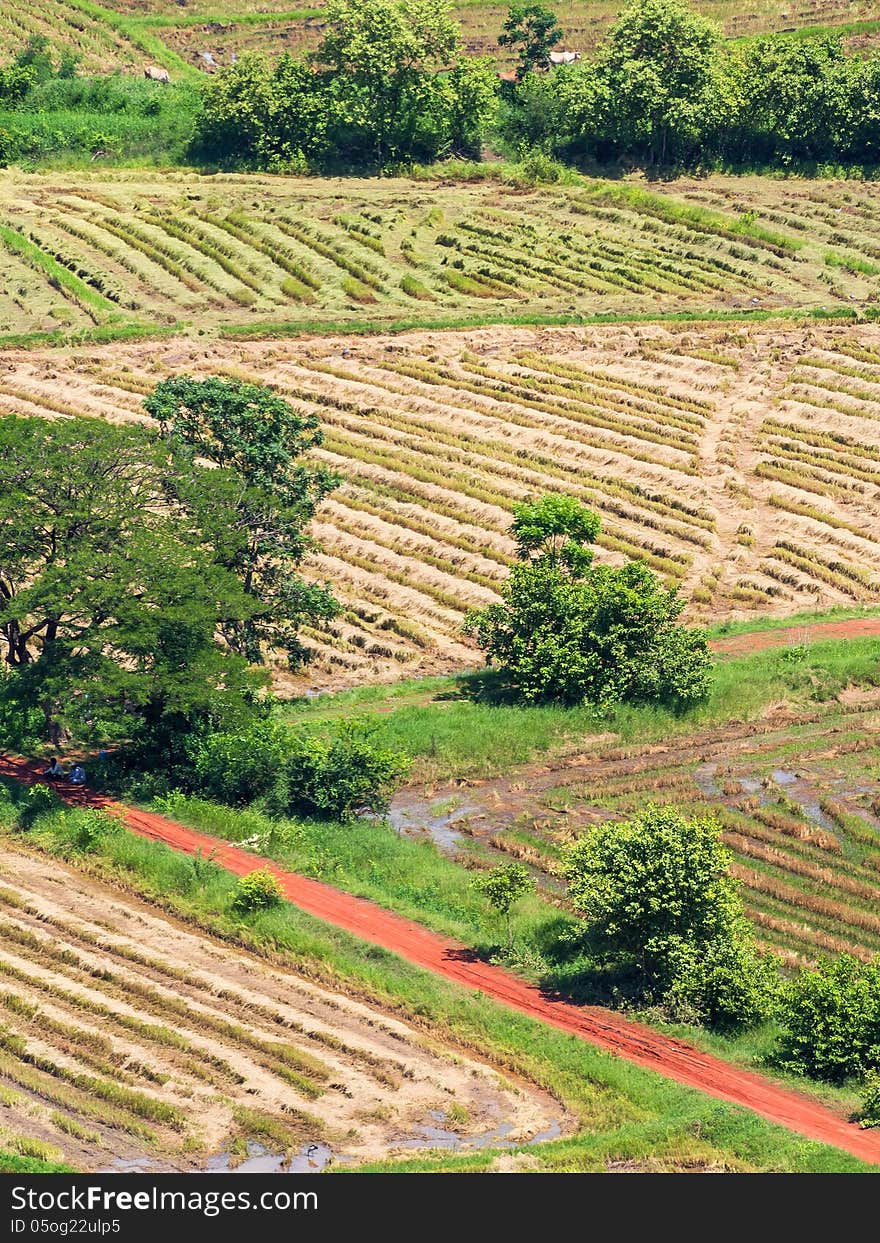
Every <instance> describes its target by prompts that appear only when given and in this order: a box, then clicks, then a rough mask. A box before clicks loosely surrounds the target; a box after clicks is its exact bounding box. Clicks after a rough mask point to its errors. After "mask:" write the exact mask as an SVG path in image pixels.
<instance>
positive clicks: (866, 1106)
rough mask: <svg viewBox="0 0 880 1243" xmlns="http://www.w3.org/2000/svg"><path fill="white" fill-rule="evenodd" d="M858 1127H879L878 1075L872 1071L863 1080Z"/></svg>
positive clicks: (879, 1091)
mask: <svg viewBox="0 0 880 1243" xmlns="http://www.w3.org/2000/svg"><path fill="white" fill-rule="evenodd" d="M859 1125H860V1126H865V1127H868V1126H880V1074H878V1073H877V1071H872V1072H871V1074H870V1075H868V1077H867V1079H866V1080H865V1086H864V1088H863V1090H862V1108H861V1110H860V1112H859Z"/></svg>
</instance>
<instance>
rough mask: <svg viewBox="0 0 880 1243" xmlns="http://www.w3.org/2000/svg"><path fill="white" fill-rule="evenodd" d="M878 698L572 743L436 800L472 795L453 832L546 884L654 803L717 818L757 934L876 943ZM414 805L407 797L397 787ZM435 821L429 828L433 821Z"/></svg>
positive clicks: (836, 949)
mask: <svg viewBox="0 0 880 1243" xmlns="http://www.w3.org/2000/svg"><path fill="white" fill-rule="evenodd" d="M878 736H880V694H878V692H877V691H870V690H865V691H863V692H859V693H858V694H855V693H853V694H845V695H844V696H843V697H842V701H837V702H834V703H831V704H827V705H823V706H821V707H820V706H816V707H813V708H812V709H807V710H798V711H793V710H792V709H791V708H790V707H786V708H784V709H777V710H776V711H775V712H773V711H771V712H770V713H768V714H767V715H766V716H765V717H763V718H762V719H760V720H757V721H749V722H732V723H731V724H729V725H725V726H721V727H718V728H713V729H708V730H704V731H701V732H693V733H689V734H686V735H679V736H676V737H673V738H672V739H670V740H668V741H667V742H664V743H661V744H658V743H656V742H655V743H652V745H650V746H644V747H639V746H635V747H632V746H629V747H625V748H622V747H615V746H612V747H609V746H608V745H605V746H604V747H603V746H602V745H601V743H599V744H596V743H594V744H593V745H592V746H591V747H590V750H589V752H586V753H579V752H577V751H576V750H574V749H573V748H569V751H568V752H567V753H566V754H565V755H564V758H561V759H556V760H554V761H552V762H550V763H545V764H542V765H541V766H540V767H536V768H534V769H531V770H523V771H515V772H513V773H511V774H510V775H509V777H506V778H504V779H493V780H492V781H491V782H481V781H476V782H474V781H469V782H467V783H466V784H467V789H466V790H465V791H463V790H462V789H461V784H460V783H459V784H457V785H456V786H455V787H454V788H453V787H450V788H449V789H448V790H447V789H445V788H442V787H441V788H432V790H431V791H430V800H432V801H435V802H436V804H437V805H438V806H446V802H445V800H447V799H453V798H455V799H457V800H458V801H459V802H463V803H465V804H466V807H465V808H464V810H463V811H462V812H460V813H459V818H458V819H457V820H456V821H455V824H454V828H453V830H452V831H451V830H450V827H449V825H448V824H445V834H444V839H443V840H444V843H445V844H446V845H447V847H448V842H449V839H450V835H451V836H453V837H454V836H455V834H456V832H459V833H462V832H463V833H464V834H466V835H468V834H469V835H471V836H472V837H476V838H478V839H479V840H481V841H482V842H484V843H489V844H491V846H493V847H494V848H495V849H496V850H497V851H500V852H503V854H507V855H512V856H514V857H516V858H519V859H522V860H524V861H525V862H527V863H528V864H529V865H530V866H532V867H534V868H535V869H537V873H538V875H539V877H541V878H542V879H543V880H544V882H545V883H546V884H548V885H549V886H550V887H551V888H554V889H555V888H558V883H557V882H556V880H555V877H556V870H557V864H558V861H559V856H560V848H561V846H562V845H563V844H564V843H566V842H569V841H571V840H573V839H574V838H576V837H577V836H578V835H579V834H580V833H582V832H584V831H585V830H587V829H588V828H589V826H591V825H593V824H596V823H599V822H601V821H603V820H606V819H608V818H609V817H610V818H613V819H624V818H626V817H627V816H628V815H629V814H631V813H632V812H634V811H635V810H637V809H638V808H641V807H644V806H645V804H646V803H648V802H651V801H653V802H656V803H672V804H674V805H675V807H676V808H679V809H681V810H682V811H684V812H690V813H693V814H707V813H712V814H713V815H714V816H715V817H716V818H717V819H718V820H719V821H720V823H721V825H722V827H723V831H724V832H723V836H724V841H725V843H726V844H727V846H728V847H729V848H730V850H731V851H732V852H733V856H734V865H733V869H732V871H733V875H734V876H735V877H736V878H737V880H738V881H739V882H740V883H741V886H742V890H743V897H744V899H745V902H746V907H747V911H748V914H749V916H750V918H751V919H752V920H753V922H754V923H755V925H756V928H757V932H758V936H759V938H760V939H761V941H762V942H763V943H764V944H766V945H768V946H770V947H772V948H773V949H774V950H776V951H778V952H780V953H781V954H782V955H783V956H784V957H785V958H786V959H787V960H788V961H789V962H790V963H795V962H799V961H812V960H815V959H816V958H817V957H818V956H821V955H823V954H830V953H841V952H847V953H851V954H855V955H856V956H857V957H859V958H863V959H866V960H868V959H870V958H871V957H872V956H873V955H876V954H877V953H878V951H880V801H878V798H877V782H876V771H875V770H876V754H877V744H878ZM400 797H401V799H402V800H403V802H404V803H405V801H406V798H408V797H411V796H410V795H406V794H404V795H402V796H400ZM427 823H429V824H430V823H431V821H430V819H428V820H427Z"/></svg>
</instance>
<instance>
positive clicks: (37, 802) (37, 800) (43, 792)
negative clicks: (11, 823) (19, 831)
mask: <svg viewBox="0 0 880 1243" xmlns="http://www.w3.org/2000/svg"><path fill="white" fill-rule="evenodd" d="M58 806H59V801H58V796H57V794H56V793H55V791H54V790H53V789H51V787H49V786H47V785H43V784H42V782H37V783H36V785H32V786H28V788H27V790H26V791H25V795H24V800H23V803H21V804H20V805H19V806H18V808H17V814H16V819H17V822H18V824H19V825H20V826H21V828H23V829H29V828H30V827H31V825H32V824H33V823H34V821H36V820H38V819H39V818H40V816H42V815H45V814H46V812H48V811H57V809H58Z"/></svg>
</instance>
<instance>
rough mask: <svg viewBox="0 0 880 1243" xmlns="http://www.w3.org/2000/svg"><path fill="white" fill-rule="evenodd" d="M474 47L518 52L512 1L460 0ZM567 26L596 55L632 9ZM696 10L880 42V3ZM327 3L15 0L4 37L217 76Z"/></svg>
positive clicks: (301, 46)
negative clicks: (503, 43) (505, 40)
mask: <svg viewBox="0 0 880 1243" xmlns="http://www.w3.org/2000/svg"><path fill="white" fill-rule="evenodd" d="M452 7H453V12H454V14H455V17H456V19H457V20H458V21H459V22H460V23H461V27H462V37H463V41H464V45H465V49H466V51H467V52H468V54H470V55H473V56H491V57H494V58H495V59H497V60H498V62H499V64H500V65H507V64H508V63H509V57H507V56H506V54H504V52H503V50H502V49H499V48H498V46H497V42H496V40H497V37H498V33H499V32H500V30H501V26H502V23H503V21H504V17H505V16H506V13H507V7H508V6H506V5H504V4H500V3H498V2H497V0H486V2H483V0H462V2H461V3H458V4H455V3H453V6H452ZM552 7H553V11H554V12H555V13H556V15H557V17H558V19H559V22H560V24H561V26H562V28H563V31H564V35H565V37H564V39H563V41H562V43H561V44H560V47H565V48H570V49H572V50H575V51H580V52H584V53H587V52H592V51H593V49H594V48H595V47H596V45H597V43H599V42H600V41H601V40H602V39H603V38H604V36H605V35H606V33H607V31H608V28H609V26H610V25H611V23H612V22H613V21H614V19H615V17H616V15H617V14H618V12H619V11H620V9H621V8H622V7H623V6H622V4H621V3H617V2H615V3H609V0H586V2H584V0H580V2H579V0H560V3H558V4H554V5H553V6H552ZM696 7H697V8H698V9H699V10H700V11H701V12H703V13H705V14H706V15H707V16H709V17H711V18H713V19H714V20H715V21H717V22H718V23H719V24H720V25H721V28H722V31H723V33H724V34H725V35H726V36H727V37H728V38H732V39H736V38H742V37H748V36H750V35H756V34H766V33H770V32H779V31H784V32H786V33H793V32H797V31H800V30H804V29H810V28H814V27H823V28H824V27H830V28H831V29H838V30H840V31H841V33H842V34H843V35H844V38H845V40H846V43H847V45H848V46H849V47H850V48H851V49H853V50H859V49H861V48H863V47H865V46H867V45H874V44H875V43H876V41H877V37H878V33H877V29H875V27H877V26H878V25H880V22H878V19H880V9H878V6H877V3H876V0H794V3H783V0H756V3H753V4H749V5H737V4H733V3H731V0H698V3H697V4H696ZM323 8H324V6H323V4H322V3H320V0H317V2H316V0H311V2H309V3H304V4H300V5H294V4H291V2H290V0H259V3H256V2H255V0H195V2H194V3H187V2H186V0H183V2H182V3H181V2H180V0H107V3H106V4H104V5H101V6H99V5H96V4H94V3H90V2H89V0H71V2H70V3H67V4H62V3H60V2H56V0H40V3H39V4H37V5H35V4H29V3H26V2H25V0H12V4H11V5H10V6H8V7H7V8H6V9H5V10H4V12H3V15H2V17H0V36H2V37H3V39H4V43H5V45H6V46H10V47H16V46H18V45H20V44H21V43H23V42H24V41H25V39H27V38H28V37H29V36H30V35H33V34H44V35H46V36H47V37H48V38H49V39H50V40H51V41H52V43H53V44H54V45H55V46H56V47H57V48H59V49H60V48H73V49H74V50H76V51H77V52H78V53H79V54H80V55H81V56H82V64H83V68H84V69H85V70H86V71H88V72H97V73H109V72H112V71H114V70H116V69H120V68H122V69H123V70H127V71H130V72H139V71H140V69H141V67H142V66H143V65H144V64H145V63H158V64H165V65H167V67H168V69H169V70H170V71H171V72H172V73H173V74H174V75H175V76H178V77H179V76H182V75H184V74H186V73H187V72H190V73H192V72H195V71H197V70H198V71H202V72H205V73H212V72H214V71H215V70H216V69H217V68H218V67H221V66H224V65H229V64H231V63H232V61H233V57H234V56H240V55H242V53H244V52H246V51H260V52H265V53H266V54H268V55H277V54H278V53H280V52H283V51H290V52H296V53H299V52H301V51H303V50H306V49H309V48H312V47H314V46H315V45H316V44H317V43H318V41H319V40H320V38H321V37H322V34H323V31H324V21H323Z"/></svg>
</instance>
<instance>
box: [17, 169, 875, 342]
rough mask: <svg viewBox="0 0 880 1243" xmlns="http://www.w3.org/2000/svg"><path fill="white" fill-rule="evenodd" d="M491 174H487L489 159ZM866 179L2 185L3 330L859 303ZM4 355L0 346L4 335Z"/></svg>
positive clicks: (870, 230) (140, 175)
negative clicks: (657, 184) (649, 184)
mask: <svg viewBox="0 0 880 1243" xmlns="http://www.w3.org/2000/svg"><path fill="white" fill-rule="evenodd" d="M487 167H488V168H489V169H490V170H491V166H487ZM878 296H880V188H878V187H877V185H876V184H875V183H863V184H859V183H847V182H838V183H830V182H815V183H814V182H804V181H800V180H793V181H792V182H790V183H789V182H786V181H778V182H777V181H762V180H761V179H759V178H726V177H713V178H709V179H707V180H706V181H699V182H691V181H680V182H675V183H673V184H672V185H670V186H666V187H665V188H662V187H661V188H660V189H659V190H657V189H652V190H651V191H650V192H649V191H647V190H646V189H644V188H643V187H641V186H639V185H637V184H635V183H630V182H625V183H614V182H600V181H596V182H589V183H587V182H584V183H583V184H581V185H573V186H549V187H547V186H544V187H540V188H528V187H522V186H518V185H514V184H504V183H503V182H501V181H499V180H493V179H488V180H484V181H481V182H472V183H461V182H454V181H451V180H448V181H447V180H442V179H436V178H435V179H434V180H426V181H421V182H420V181H412V180H395V179H391V178H380V179H373V180H363V179H357V178H344V179H343V178H328V179H324V180H318V179H314V178H290V177H269V176H248V177H245V176H234V175H232V174H229V175H225V174H218V175H216V176H213V177H212V176H198V175H196V174H194V173H192V172H190V171H188V170H177V171H171V172H167V173H147V172H143V171H140V170H138V171H129V172H119V173H117V174H109V173H104V172H94V173H89V172H82V173H80V174H78V175H77V176H76V177H73V176H70V175H65V174H37V173H21V172H4V173H0V336H3V337H6V338H15V337H16V336H18V337H21V336H27V335H28V334H34V333H56V334H57V333H61V332H76V331H80V330H93V329H94V328H95V327H96V326H99V327H101V328H104V329H112V330H113V331H115V332H117V333H120V334H122V333H124V332H125V331H132V330H135V329H142V328H144V327H147V328H150V327H152V328H166V329H167V328H170V327H178V328H181V329H185V328H187V326H188V325H197V328H196V329H195V330H196V331H198V333H199V334H201V335H205V334H208V335H213V334H214V333H216V332H223V333H226V334H229V333H242V332H246V331H253V330H255V329H259V330H260V331H261V332H263V333H264V334H265V335H271V334H272V332H273V331H274V330H277V329H278V328H279V326H283V328H284V330H285V331H290V330H292V329H294V328H296V327H297V326H299V327H300V328H303V329H308V328H309V326H313V325H315V324H317V323H321V324H326V323H327V322H331V323H332V324H334V325H338V326H339V327H340V328H341V329H344V327H345V324H346V323H350V324H352V325H364V324H367V325H369V326H371V327H376V326H381V325H382V324H383V323H384V324H389V325H390V324H399V323H400V322H401V321H408V322H414V323H419V322H423V323H436V322H443V323H445V324H449V325H450V326H454V324H455V323H456V322H459V323H460V322H462V321H463V320H465V321H469V322H474V321H477V322H497V321H503V322H516V321H517V317H522V318H529V317H531V318H532V319H534V318H535V317H536V316H544V317H550V316H557V317H558V316H567V317H580V318H584V317H589V316H596V315H601V316H608V317H611V318H614V317H617V316H633V315H645V316H656V315H658V314H661V313H662V314H700V315H704V316H711V315H712V314H714V313H718V312H737V313H741V312H744V311H747V312H753V311H761V312H763V311H768V310H771V311H772V310H792V309H798V308H802V309H809V310H815V311H819V312H821V311H822V309H823V308H824V309H825V311H826V312H831V311H834V312H838V313H840V312H846V313H847V314H852V313H854V311H855V310H856V309H858V308H870V307H871V306H872V305H873V304H874V303H875V302H876V301H877V298H878ZM10 343H11V342H10Z"/></svg>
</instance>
